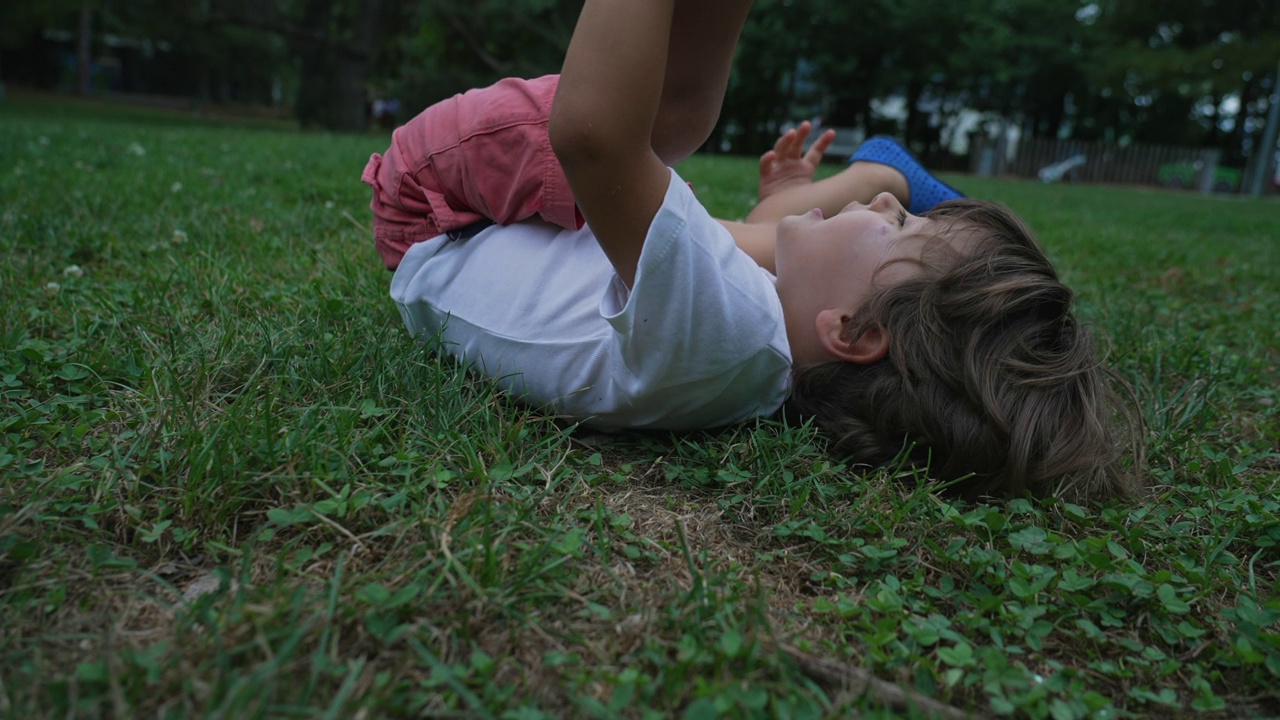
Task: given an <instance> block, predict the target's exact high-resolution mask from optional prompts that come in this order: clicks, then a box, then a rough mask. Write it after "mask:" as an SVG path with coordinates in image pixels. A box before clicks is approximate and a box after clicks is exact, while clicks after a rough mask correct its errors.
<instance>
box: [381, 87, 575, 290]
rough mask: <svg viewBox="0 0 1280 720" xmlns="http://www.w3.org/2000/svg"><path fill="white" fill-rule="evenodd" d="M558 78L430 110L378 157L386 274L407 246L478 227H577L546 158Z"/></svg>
mask: <svg viewBox="0 0 1280 720" xmlns="http://www.w3.org/2000/svg"><path fill="white" fill-rule="evenodd" d="M559 80H560V78H559V76H557V75H547V76H545V77H540V78H538V79H536V80H519V79H514V78H509V79H506V80H502V81H499V82H498V83H496V84H494V85H491V86H489V87H487V88H481V89H479V90H471V91H468V92H466V93H463V94H461V95H455V96H454V97H451V98H449V99H448V100H444V101H441V102H438V103H436V104H435V105H432V106H431V107H429V108H427V109H426V110H424V111H422V113H421V114H420V115H418V116H417V117H415V118H414V119H412V120H410V121H409V122H408V123H406V124H405V125H404V126H402V127H400V128H399V129H397V130H396V131H395V133H393V134H392V136H391V147H390V148H389V149H388V150H387V153H386V155H378V154H377V153H374V155H373V156H372V157H370V158H369V164H368V165H366V166H365V168H364V173H363V174H362V175H361V176H360V179H361V181H363V182H364V183H366V184H368V185H370V186H372V187H373V201H372V202H371V203H370V204H369V207H370V208H371V209H372V210H373V239H374V243H375V244H376V246H377V248H378V254H379V255H381V256H382V261H383V262H384V263H386V266H387V267H388V268H390V269H392V270H394V269H395V268H396V267H398V266H399V265H400V259H401V258H402V257H404V254H405V252H406V251H407V250H408V249H409V246H410V245H412V244H414V243H416V242H421V241H423V240H426V239H428V238H432V237H435V236H437V235H441V234H443V233H446V232H449V231H452V230H457V229H459V228H463V227H466V226H467V225H471V224H472V223H475V222H478V221H481V220H491V221H493V222H496V223H499V224H503V225H505V224H510V223H514V222H519V221H521V220H525V219H528V218H531V217H533V216H535V215H536V216H538V217H541V218H542V219H543V220H546V221H547V222H550V223H554V224H556V225H559V226H561V227H564V228H570V229H577V228H580V227H582V223H583V218H582V213H580V212H579V211H578V208H577V206H576V205H575V204H574V201H573V192H572V191H571V190H570V189H569V182H568V180H566V179H565V176H564V171H563V170H561V169H560V163H559V161H558V160H556V156H555V153H554V152H552V150H551V140H550V138H549V137H548V136H547V120H548V118H549V117H550V115H551V102H552V100H553V99H554V98H555V94H556V85H557V84H558V82H559Z"/></svg>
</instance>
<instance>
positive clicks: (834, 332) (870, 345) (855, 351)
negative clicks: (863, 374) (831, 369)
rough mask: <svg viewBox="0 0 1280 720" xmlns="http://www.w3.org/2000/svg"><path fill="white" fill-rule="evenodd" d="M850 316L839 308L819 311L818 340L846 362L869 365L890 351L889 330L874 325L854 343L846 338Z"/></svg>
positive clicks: (826, 348) (827, 349) (828, 350)
mask: <svg viewBox="0 0 1280 720" xmlns="http://www.w3.org/2000/svg"><path fill="white" fill-rule="evenodd" d="M848 320H849V316H848V315H845V314H844V313H842V312H841V311H839V310H823V311H822V312H820V313H818V319H817V325H818V340H819V341H820V342H821V343H822V347H823V348H824V349H825V350H826V351H827V352H829V353H831V354H832V355H834V356H836V358H838V359H840V360H844V361H845V362H852V363H858V364H859V365H869V364H871V363H873V362H875V361H877V360H879V359H880V358H882V357H884V356H885V355H886V354H888V352H889V331H888V330H885V329H884V327H883V326H881V325H874V326H872V327H871V328H870V329H868V330H867V331H865V332H863V333H862V335H860V336H859V337H858V338H857V339H855V340H854V341H853V342H852V343H851V342H849V341H848V340H846V339H845V338H844V325H845V323H846V322H847V321H848Z"/></svg>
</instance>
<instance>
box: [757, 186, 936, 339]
mask: <svg viewBox="0 0 1280 720" xmlns="http://www.w3.org/2000/svg"><path fill="white" fill-rule="evenodd" d="M931 224H932V223H931V221H929V220H926V219H925V218H922V217H918V216H915V215H911V214H910V213H907V212H906V210H905V209H904V208H903V207H902V204H901V203H900V202H898V200H897V199H896V198H895V197H894V196H893V195H891V194H890V193H881V194H880V195H877V196H876V197H875V199H873V200H872V201H871V204H870V205H862V204H860V203H851V204H849V205H848V206H846V207H845V208H844V209H843V210H841V211H840V212H839V213H838V214H836V215H835V216H833V217H830V218H826V217H823V215H822V212H821V211H819V210H813V211H810V212H808V213H805V214H804V215H794V216H791V217H788V218H784V219H783V220H782V221H781V222H779V223H778V239H777V245H776V246H775V250H774V259H775V261H776V263H777V271H778V272H777V277H778V282H777V291H778V296H779V298H780V299H781V300H782V306H783V309H784V312H785V313H786V315H787V325H788V328H789V331H788V332H790V328H791V327H792V326H793V323H796V327H800V326H803V325H809V324H812V320H813V318H815V317H816V316H817V314H818V313H819V312H821V311H823V310H828V309H836V310H840V311H841V312H843V313H845V314H850V315H851V314H853V313H854V312H855V311H856V310H857V309H858V308H860V307H861V306H862V304H863V302H865V301H866V299H867V298H868V297H869V296H870V295H871V293H872V292H873V290H875V289H876V288H880V287H886V286H889V285H892V284H893V283H895V282H899V281H901V280H905V279H907V278H909V277H911V276H913V275H915V274H917V273H919V272H920V268H919V267H918V266H917V265H916V264H915V263H914V262H894V261H895V260H908V261H910V260H917V259H919V258H920V252H921V248H922V246H923V242H924V241H923V238H924V237H928V236H930V235H932V234H933V233H932V232H930V231H931V230H932V228H930V227H929V226H930V225H931ZM806 344H807V343H803V342H802V343H801V346H802V347H793V348H792V351H793V355H796V354H798V355H799V357H797V358H796V360H797V361H805V360H808V359H809V358H805V357H803V356H804V355H805V354H807V353H806V351H805V348H804V347H803V346H804V345H806ZM793 345H794V343H793Z"/></svg>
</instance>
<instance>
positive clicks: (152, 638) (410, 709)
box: [0, 100, 1280, 720]
mask: <svg viewBox="0 0 1280 720" xmlns="http://www.w3.org/2000/svg"><path fill="white" fill-rule="evenodd" d="M0 137H2V138H3V141H0V199H2V204H0V254H2V255H0V256H2V257H3V258H4V261H3V265H2V267H0V307H2V308H3V314H2V316H0V333H2V335H3V342H2V343H0V476H2V478H3V482H2V484H0V716H5V717H32V718H36V717H94V716H113V717H133V716H138V717H142V716H147V717H166V718H168V717H172V718H185V717H229V718H241V717H293V716H306V717H310V716H316V717H370V718H373V717H388V716H390V717H404V716H414V717H417V716H431V717H500V718H539V717H558V716H563V715H574V716H583V717H615V716H622V717H666V716H677V717H686V718H709V717H717V716H759V717H797V718H798V717H821V716H824V715H833V714H841V713H843V712H845V711H848V710H850V709H858V710H859V711H860V712H863V713H865V714H868V715H876V714H883V715H888V716H897V715H901V714H903V713H908V712H910V713H919V714H923V713H926V712H931V713H933V714H934V715H937V716H951V715H955V714H957V713H973V714H975V715H1012V716H1019V717H1037V718H1038V717H1052V718H1055V719H1058V720H1062V719H1065V718H1083V717H1124V716H1158V717H1163V716H1180V717H1181V716H1193V715H1194V716H1204V717H1240V716H1258V715H1272V716H1276V715H1280V693H1278V692H1277V687H1280V626H1278V621H1280V599H1278V598H1277V575H1278V574H1280V547H1278V545H1280V519H1278V515H1280V494H1278V482H1280V458H1278V456H1277V451H1276V448H1277V445H1278V444H1280V408H1278V407H1277V401H1280V389H1278V388H1280V368H1278V363H1280V338H1278V337H1277V333H1278V328H1280V323H1277V321H1276V318H1277V317H1280V272H1277V268H1280V239H1278V238H1280V205H1278V204H1277V203H1276V202H1275V201H1274V200H1272V201H1265V200H1244V199H1238V198H1235V197H1218V196H1214V197H1208V196H1201V195H1195V194H1186V193H1171V192H1158V191H1154V190H1145V189H1132V188H1119V187H1083V186H1068V185H1041V184H1038V183H1031V182H1020V181H1013V180H1008V181H1005V180H980V179H976V178H969V177H961V176H956V177H949V178H948V180H949V181H952V182H954V184H956V185H958V186H959V187H961V188H962V189H964V190H966V191H968V192H970V193H971V194H973V195H975V196H978V197H983V198H989V199H995V200H999V201H1002V202H1005V203H1007V204H1009V205H1010V206H1012V207H1014V208H1015V209H1017V210H1018V211H1019V212H1020V213H1022V214H1023V216H1024V217H1025V218H1026V219H1027V220H1028V221H1029V223H1030V224H1031V225H1032V227H1033V228H1035V229H1036V230H1037V232H1038V233H1039V235H1040V237H1041V239H1042V240H1043V242H1044V244H1045V245H1046V247H1047V248H1048V250H1049V252H1050V254H1051V256H1053V258H1054V259H1055V260H1056V262H1057V263H1058V264H1059V266H1060V268H1061V270H1062V273H1063V274H1064V276H1065V277H1066V279H1067V281H1068V282H1069V283H1070V284H1071V285H1072V286H1073V287H1074V288H1075V289H1076V290H1077V292H1078V294H1079V298H1080V304H1081V312H1082V313H1083V314H1084V315H1085V316H1086V317H1087V318H1088V319H1089V320H1090V321H1091V322H1093V323H1094V324H1095V325H1096V326H1097V327H1099V328H1100V329H1101V330H1102V331H1103V332H1104V333H1105V334H1106V335H1107V336H1108V337H1109V338H1110V345H1111V347H1112V350H1111V353H1110V362H1111V363H1112V364H1113V365H1114V366H1115V367H1116V368H1117V369H1119V370H1120V371H1121V372H1122V373H1123V374H1124V376H1125V377H1127V378H1128V379H1129V380H1130V382H1131V383H1132V384H1133V386H1134V388H1135V392H1136V396H1137V403H1138V405H1139V407H1140V410H1141V414H1142V416H1143V417H1144V418H1145V423H1146V429H1145V437H1146V439H1147V444H1148V455H1147V464H1148V468H1147V469H1148V472H1149V477H1150V480H1151V484H1152V492H1151V497H1150V498H1149V499H1147V500H1146V501H1144V502H1142V503H1139V504H1136V505H1110V506H1100V507H1082V506H1076V505H1070V504H1065V503H1060V502H1051V501H1050V502H1041V501H1031V500H1027V499H1015V500H1012V501H1009V502H1006V503H991V504H967V503H961V502H957V501H953V500H948V499H945V498H943V497H940V496H938V495H936V494H934V493H932V492H931V487H930V485H929V484H928V483H927V482H923V481H922V479H921V478H920V477H918V476H917V475H915V474H913V473H911V472H906V471H900V470H895V469H892V468H890V469H869V468H865V467H856V466H849V465H847V464H843V463H841V462H840V461H838V460H837V459H835V458H833V457H831V456H829V455H828V454H826V453H825V452H824V445H823V442H822V440H821V439H820V437H818V436H817V435H816V434H815V433H814V432H813V431H812V430H811V429H810V428H807V427H794V426H786V425H784V424H782V423H780V422H773V421H761V422H758V423H754V424H751V425H748V426H744V427H737V428H732V429H729V430H726V431H723V432H718V433H712V434H698V435H692V436H674V437H673V436H670V435H665V434H651V435H637V436H621V437H601V436H599V435H594V434H591V433H586V432H582V431H575V430H574V429H573V428H571V427H566V426H563V425H560V424H557V423H556V422H555V421H554V420H553V419H550V418H547V417H544V416H542V415H540V414H539V413H537V412H535V411H532V410H530V409H527V408H524V407H521V406H519V405H516V404H514V403H512V402H511V401H509V400H507V399H505V398H504V397H502V396H501V395H500V394H497V393H495V392H494V391H493V390H492V389H491V388H490V387H489V386H488V385H487V384H486V383H485V382H483V381H481V380H478V379H476V378H474V377H471V376H468V375H467V374H466V373H464V372H461V371H460V370H459V369H458V368H456V367H455V366H454V365H453V364H452V363H450V362H448V361H447V360H445V359H442V358H441V357H440V356H438V355H437V354H435V353H433V352H432V350H431V348H430V347H428V346H426V345H424V344H421V343H417V342H415V341H413V340H411V339H410V338H409V337H407V336H406V333H405V332H404V330H403V327H402V325H401V323H400V320H399V317H398V315H397V313H396V311H395V308H394V306H393V305H392V304H391V302H390V300H389V299H388V297H387V287H388V284H389V281H390V274H389V273H387V272H386V271H385V270H383V269H382V268H381V265H380V263H379V261H378V259H377V256H376V254H375V253H374V251H373V249H372V243H371V240H370V230H369V224H370V215H369V212H368V210H367V205H368V197H369V195H368V192H367V189H366V188H365V187H364V186H362V185H361V184H360V183H359V176H360V170H361V169H362V168H363V166H364V163H365V161H366V160H367V158H368V156H369V154H370V153H371V152H375V151H382V150H383V149H385V148H386V145H387V142H388V139H389V138H388V136H385V135H368V136H353V137H344V136H332V135H325V134H306V133H298V132H292V131H289V130H287V129H281V128H279V127H262V126H257V127H249V126H242V125H234V124H228V123H218V122H204V121H196V120H191V119H189V118H187V117H186V116H184V115H182V114H173V113H169V114H163V113H159V112H156V111H148V112H130V113H121V112H111V113H100V112H97V111H96V110H95V106H92V105H88V106H84V105H81V106H74V107H63V106H60V105H57V104H53V103H41V104H38V105H33V104H31V103H29V102H17V103H15V101H13V100H10V101H9V102H8V103H7V104H0ZM682 171H683V173H684V174H685V175H686V177H687V179H689V180H691V181H692V182H693V183H694V185H695V188H696V189H697V190H698V192H699V194H700V196H701V197H703V198H704V199H705V202H706V203H707V204H708V205H709V206H710V207H711V208H712V209H713V210H714V211H716V212H718V213H721V214H723V215H726V216H741V215H743V214H745V212H746V210H747V209H748V208H749V207H750V204H751V201H752V198H753V195H754V175H753V172H754V163H753V162H752V161H751V160H749V159H742V158H736V159H735V158H721V157H695V158H693V159H691V160H690V161H688V162H687V163H686V165H685V166H684V167H683V168H682Z"/></svg>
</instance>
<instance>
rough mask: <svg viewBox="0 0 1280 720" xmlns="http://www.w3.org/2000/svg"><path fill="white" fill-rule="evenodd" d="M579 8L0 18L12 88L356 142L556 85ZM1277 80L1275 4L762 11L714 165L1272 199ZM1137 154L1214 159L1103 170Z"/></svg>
mask: <svg viewBox="0 0 1280 720" xmlns="http://www.w3.org/2000/svg"><path fill="white" fill-rule="evenodd" d="M580 4H581V3H580V2H572V1H569V2H565V1H563V0H559V1H557V0H484V1H483V2H468V3H457V2H442V1H440V0H433V1H428V2H415V3H398V2H388V1H387V0H290V1H284V0H272V1H267V2H262V1H258V0H253V1H248V0H182V1H180V2H168V1H161V0H129V1H128V2H123V1H121V0H115V1H113V0H51V1H49V2H39V3H37V2H12V3H7V4H6V6H5V8H4V9H2V10H0V79H4V80H7V81H8V82H9V83H10V84H12V85H16V86H23V87H39V88H46V89H48V88H58V89H62V90H74V91H76V92H78V93H80V94H82V95H87V94H106V93H111V94H115V95H117V96H119V97H129V96H131V97H133V98H135V99H139V100H141V99H145V98H149V99H151V100H152V101H163V100H164V99H168V101H170V102H174V103H177V104H179V105H182V104H186V105H187V106H188V107H190V108H191V109H193V110H195V111H197V112H217V110H218V108H219V107H221V108H224V109H226V108H227V107H228V106H239V107H255V108H259V109H266V110H267V111H269V112H273V113H275V114H276V115H279V116H285V117H291V118H295V119H296V120H297V121H298V122H299V123H300V124H301V125H302V126H303V127H318V128H324V129H328V130H337V131H360V130H363V129H365V128H366V127H368V126H369V125H370V124H371V122H374V123H381V124H384V125H391V124H394V123H395V122H397V121H400V122H403V121H404V120H406V119H407V118H408V117H410V116H411V115H413V114H415V113H416V112H417V110H418V109H420V108H423V107H426V106H427V105H428V104H430V103H432V102H435V101H437V100H439V99H442V98H444V97H447V96H449V95H451V94H453V93H457V92H462V91H464V90H466V89H468V88H472V87H480V86H483V85H487V84H489V83H491V82H493V81H495V80H497V79H499V78H501V77H506V76H522V77H534V76H537V75H541V74H545V73H550V72H555V71H557V70H558V68H559V65H560V60H561V58H562V56H563V53H564V49H565V47H566V46H567V44H568V40H569V35H570V33H571V32H572V29H573V24H574V22H575V20H576V17H577V11H578V8H579V7H580ZM1277 77H1280V6H1277V5H1276V4H1275V3H1270V2H1265V1H1263V0H1218V1H1213V2H1203V1H1202V0H1171V1H1168V2H1159V3H1151V2H1140V1H1138V0H1109V1H1105V2H1085V1H1077V2H1061V3H1059V2H1042V1H1041V0H1000V1H998V2H993V1H991V0H959V1H957V2H948V3H942V4H939V3H935V2H927V1H925V0H902V1H893V2H890V1H888V0H870V1H868V2H859V3H847V2H840V1H839V0H761V1H760V2H757V3H756V4H755V7H754V9H753V13H752V16H751V19H750V21H749V22H748V25H747V28H746V30H745V32H744V34H743V37H742V41H741V45H740V52H739V53H738V58H737V64H736V67H735V73H734V79H733V81H732V84H731V87H730V91H729V93H728V96H727V98H726V101H725V106H724V112H723V114H722V117H721V122H720V124H719V125H718V126H717V129H716V131H715V134H714V135H713V136H712V138H711V139H710V140H709V141H708V143H707V147H706V149H707V150H709V151H724V152H735V153H747V154H758V153H759V152H760V151H761V148H765V147H768V145H769V143H771V142H772V139H773V138H774V137H776V136H777V134H778V132H779V130H780V129H781V128H783V127H786V126H787V125H788V124H789V123H795V122H797V121H799V120H801V119H814V120H817V121H818V122H819V123H820V124H821V125H825V126H828V127H836V128H841V129H845V130H847V131H849V135H850V137H851V138H852V140H851V141H850V142H853V141H856V139H857V138H861V137H866V136H869V135H873V134H878V133H887V134H890V135H895V136H898V137H900V138H902V139H904V140H905V142H906V144H907V145H908V146H909V147H910V148H912V150H914V151H915V152H916V153H917V154H918V155H920V156H922V157H923V158H924V159H925V160H926V162H927V163H928V164H930V165H931V166H933V167H936V168H940V169H944V170H945V169H958V170H959V169H971V170H976V171H980V172H982V173H983V174H1004V173H1005V172H1008V171H1009V170H1011V168H1009V167H1007V166H1006V162H1008V161H1010V160H1012V159H1013V158H1014V157H1015V156H1016V155H1017V141H1018V140H1024V139H1031V138H1040V139H1046V138H1048V139H1054V140H1062V141H1067V140H1070V141H1076V143H1075V144H1072V145H1055V146H1053V147H1052V148H1050V149H1048V150H1044V149H1042V150H1041V152H1040V153H1039V154H1038V155H1037V156H1036V158H1035V159H1034V161H1033V163H1034V166H1032V165H1027V164H1026V163H1023V164H1022V166H1020V167H1016V169H1017V170H1018V172H1020V173H1022V174H1032V175H1034V174H1035V173H1036V172H1037V171H1038V170H1039V169H1042V168H1043V167H1044V166H1046V165H1048V164H1052V163H1054V162H1061V161H1064V160H1068V159H1069V158H1071V157H1073V156H1074V155H1077V154H1084V155H1086V156H1087V157H1088V159H1089V161H1090V162H1089V163H1087V164H1086V168H1088V170H1087V171H1085V170H1080V171H1077V172H1076V176H1081V175H1085V173H1087V172H1091V173H1092V176H1091V177H1090V176H1088V175H1085V177H1086V178H1087V179H1092V180H1095V181H1112V182H1138V183H1147V184H1164V185H1167V186H1175V187H1191V186H1193V185H1198V184H1199V185H1203V187H1205V189H1213V190H1218V191H1230V192H1237V191H1243V192H1248V193H1252V194H1258V193H1260V192H1267V191H1270V190H1271V189H1272V188H1273V186H1274V184H1275V178H1276V175H1275V172H1274V170H1273V168H1274V167H1275V158H1274V146H1275V141H1274V132H1275V130H1274V129H1273V130H1272V135H1271V136H1270V137H1268V136H1267V135H1266V128H1267V124H1268V110H1269V108H1270V107H1271V103H1270V102H1269V98H1270V97H1271V96H1272V94H1273V93H1274V92H1275V91H1276V81H1277ZM1270 120H1271V123H1272V125H1273V126H1274V125H1275V124H1276V123H1277V122H1280V120H1278V119H1276V118H1274V117H1273V118H1270ZM981 138H986V139H995V140H996V146H995V147H992V146H990V145H988V146H986V147H988V151H989V152H992V153H994V154H995V155H996V156H997V157H998V158H999V162H995V163H993V162H992V161H991V159H990V158H986V159H984V158H979V157H974V156H972V155H971V153H972V151H973V150H974V148H972V147H971V145H972V143H971V140H973V139H981ZM1081 143H1090V144H1091V145H1083V144H1081ZM1094 143H1101V145H1100V146H1098V145H1092V144H1094ZM838 145H840V146H842V147H843V146H845V145H847V143H844V142H841V143H838ZM1131 146H1132V147H1142V148H1146V147H1151V146H1155V147H1160V148H1174V147H1176V148H1184V149H1196V150H1199V151H1206V150H1209V151H1212V155H1210V156H1205V155H1204V153H1203V152H1199V153H1197V152H1184V153H1181V154H1179V153H1172V154H1170V153H1168V152H1166V153H1165V156H1161V157H1154V153H1148V155H1153V157H1145V158H1144V160H1143V162H1144V163H1145V164H1147V165H1150V167H1144V168H1140V169H1136V168H1130V169H1128V170H1124V169H1116V170H1114V171H1112V172H1105V173H1104V172H1103V171H1102V170H1101V169H1100V168H1099V167H1098V166H1099V165H1100V164H1105V163H1108V162H1113V161H1114V157H1113V154H1114V152H1116V151H1120V150H1123V149H1124V148H1126V147H1131ZM1129 154H1130V155H1136V154H1137V152H1136V151H1133V152H1130V153H1129ZM1206 159H1207V161H1208V163H1209V165H1211V166H1210V167H1207V168H1206V167H1204V165H1205V164H1206ZM1197 171H1199V172H1200V174H1201V175H1202V176H1203V177H1201V178H1197ZM1197 180H1201V181H1202V182H1199V183H1197Z"/></svg>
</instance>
